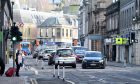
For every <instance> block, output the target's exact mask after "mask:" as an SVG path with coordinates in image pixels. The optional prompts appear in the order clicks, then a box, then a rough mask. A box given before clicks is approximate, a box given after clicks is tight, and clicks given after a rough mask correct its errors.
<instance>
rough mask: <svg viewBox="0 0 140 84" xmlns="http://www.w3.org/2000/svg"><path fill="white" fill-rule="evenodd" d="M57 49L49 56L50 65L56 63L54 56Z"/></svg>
mask: <svg viewBox="0 0 140 84" xmlns="http://www.w3.org/2000/svg"><path fill="white" fill-rule="evenodd" d="M55 53H56V51H53V52H51V54H50V55H49V57H48V65H52V64H54V56H55Z"/></svg>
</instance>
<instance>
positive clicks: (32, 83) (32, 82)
mask: <svg viewBox="0 0 140 84" xmlns="http://www.w3.org/2000/svg"><path fill="white" fill-rule="evenodd" d="M30 81H31V84H38V83H37V81H36V79H32V78H31V79H30Z"/></svg>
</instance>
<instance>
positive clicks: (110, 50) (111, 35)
mask: <svg viewBox="0 0 140 84" xmlns="http://www.w3.org/2000/svg"><path fill="white" fill-rule="evenodd" d="M119 13H120V2H119V1H114V2H113V3H112V4H111V5H109V6H108V7H107V8H106V14H105V16H106V38H105V40H104V42H105V55H106V56H107V58H108V60H109V61H117V62H118V61H119V58H118V57H119V55H118V53H119V52H118V51H119V45H116V44H115V43H114V42H113V40H115V38H116V37H118V35H119V15H120V14H119Z"/></svg>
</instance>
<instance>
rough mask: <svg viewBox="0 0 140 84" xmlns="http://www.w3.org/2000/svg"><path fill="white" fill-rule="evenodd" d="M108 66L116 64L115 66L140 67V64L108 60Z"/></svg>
mask: <svg viewBox="0 0 140 84" xmlns="http://www.w3.org/2000/svg"><path fill="white" fill-rule="evenodd" d="M107 66H115V67H140V65H135V64H129V63H126V64H125V63H122V62H121V63H118V62H115V61H108V62H107Z"/></svg>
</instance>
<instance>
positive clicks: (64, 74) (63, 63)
mask: <svg viewBox="0 0 140 84" xmlns="http://www.w3.org/2000/svg"><path fill="white" fill-rule="evenodd" d="M64 80H65V63H64V62H63V81H64Z"/></svg>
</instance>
